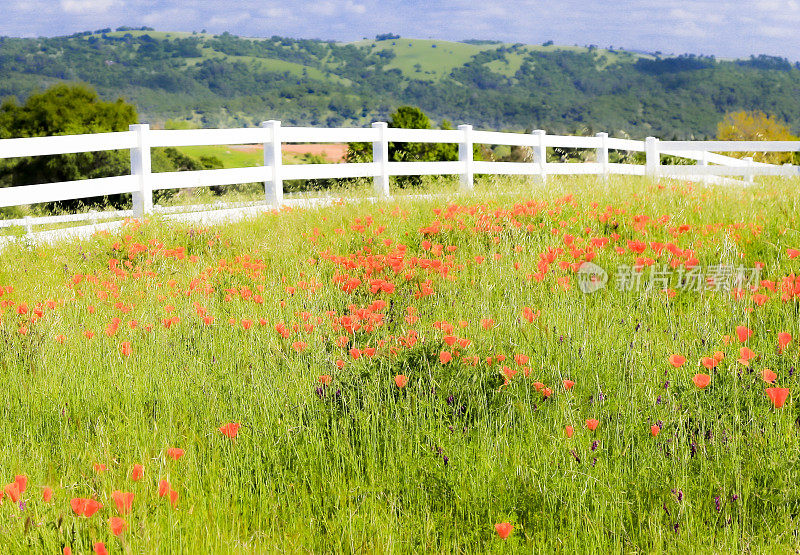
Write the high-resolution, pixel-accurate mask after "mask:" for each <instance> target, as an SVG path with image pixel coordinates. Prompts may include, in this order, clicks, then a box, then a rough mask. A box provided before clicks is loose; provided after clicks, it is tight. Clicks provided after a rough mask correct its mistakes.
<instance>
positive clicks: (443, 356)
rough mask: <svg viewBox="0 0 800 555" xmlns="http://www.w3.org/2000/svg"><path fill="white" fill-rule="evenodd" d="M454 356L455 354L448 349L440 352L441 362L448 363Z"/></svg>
mask: <svg viewBox="0 0 800 555" xmlns="http://www.w3.org/2000/svg"><path fill="white" fill-rule="evenodd" d="M452 358H453V355H452V354H450V353H448V352H447V351H442V352H441V353H439V362H441V363H442V364H447V363H448V362H450V360H452Z"/></svg>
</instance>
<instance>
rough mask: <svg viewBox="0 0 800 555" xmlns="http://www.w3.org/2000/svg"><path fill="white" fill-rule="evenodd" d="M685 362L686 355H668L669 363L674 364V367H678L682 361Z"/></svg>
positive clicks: (681, 364)
mask: <svg viewBox="0 0 800 555" xmlns="http://www.w3.org/2000/svg"><path fill="white" fill-rule="evenodd" d="M684 362H686V357H684V356H681V355H670V356H669V363H670V364H671V365H672V366H674V367H675V368H680V367H681V366H683V363H684Z"/></svg>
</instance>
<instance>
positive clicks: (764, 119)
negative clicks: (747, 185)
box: [717, 110, 798, 164]
mask: <svg viewBox="0 0 800 555" xmlns="http://www.w3.org/2000/svg"><path fill="white" fill-rule="evenodd" d="M717 139H719V140H720V141H796V140H798V138H797V137H795V136H794V135H792V133H791V132H790V131H789V127H788V126H787V125H786V124H785V123H784V122H782V121H780V120H778V119H777V118H776V117H775V116H772V115H767V114H765V113H764V112H762V111H760V110H754V111H749V112H748V111H741V112H733V113H729V114H725V117H724V118H723V119H722V121H721V122H719V125H717ZM728 154H729V155H730V156H735V157H737V158H743V157H745V156H752V158H753V160H755V161H756V162H766V163H768V164H784V163H791V162H792V161H793V159H794V157H795V156H794V153H792V152H767V153H764V152H732V153H728Z"/></svg>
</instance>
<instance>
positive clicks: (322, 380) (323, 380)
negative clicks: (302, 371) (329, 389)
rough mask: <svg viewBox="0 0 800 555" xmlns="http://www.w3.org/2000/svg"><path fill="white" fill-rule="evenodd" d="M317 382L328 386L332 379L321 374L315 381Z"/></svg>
mask: <svg viewBox="0 0 800 555" xmlns="http://www.w3.org/2000/svg"><path fill="white" fill-rule="evenodd" d="M317 381H319V383H321V384H323V385H329V384H330V383H331V382H332V381H333V378H331V377H330V376H329V375H327V374H323V375H321V376H320V377H319V378H318V379H317Z"/></svg>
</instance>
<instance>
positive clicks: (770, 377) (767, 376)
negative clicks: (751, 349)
mask: <svg viewBox="0 0 800 555" xmlns="http://www.w3.org/2000/svg"><path fill="white" fill-rule="evenodd" d="M777 378H778V375H777V374H776V373H775V372H773V371H772V370H770V369H769V368H764V369H763V370H762V371H761V379H763V380H764V381H765V382H767V383H773V382H774V381H775V380H776V379H777Z"/></svg>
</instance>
